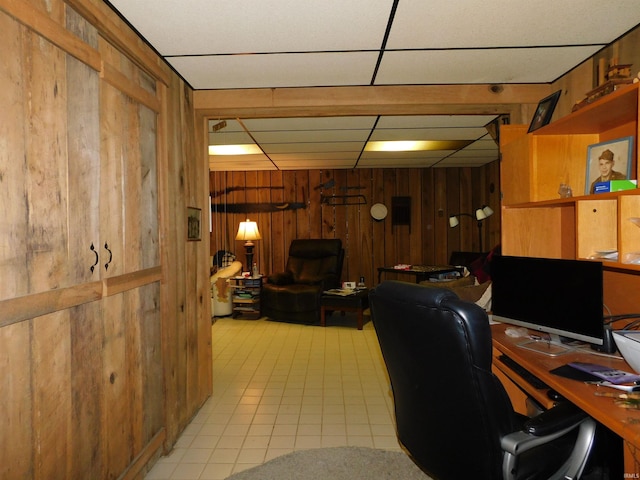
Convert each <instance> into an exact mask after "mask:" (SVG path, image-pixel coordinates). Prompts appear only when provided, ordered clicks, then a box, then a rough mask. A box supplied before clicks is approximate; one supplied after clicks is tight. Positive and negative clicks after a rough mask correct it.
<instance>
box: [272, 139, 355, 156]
mask: <svg viewBox="0 0 640 480" xmlns="http://www.w3.org/2000/svg"><path fill="white" fill-rule="evenodd" d="M363 146H364V142H332V141H327V142H322V143H295V142H292V143H276V144H269V145H264V144H263V145H262V148H263V149H264V151H265V152H267V153H268V154H269V155H270V156H271V158H273V154H278V153H309V152H311V153H313V152H350V153H360V151H361V150H362V148H363Z"/></svg>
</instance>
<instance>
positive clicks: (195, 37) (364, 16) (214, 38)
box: [111, 0, 393, 55]
mask: <svg viewBox="0 0 640 480" xmlns="http://www.w3.org/2000/svg"><path fill="white" fill-rule="evenodd" d="M111 3H112V4H113V5H114V6H115V7H116V8H117V9H118V10H119V11H120V12H121V13H122V14H123V15H124V16H125V17H126V18H128V19H129V21H130V22H131V23H132V24H133V25H135V26H136V28H137V29H138V31H139V32H140V33H141V34H142V35H143V36H144V37H145V38H146V39H147V40H148V41H149V42H151V43H152V44H153V45H154V46H155V47H156V49H157V50H158V51H159V52H160V53H161V54H162V55H186V54H192V55H193V54H195V55H202V54H220V53H223V54H225V53H226V54H228V53H248V52H251V53H260V52H294V51H296V52H306V51H329V50H366V49H379V48H380V45H382V40H383V37H384V32H385V28H386V25H387V19H388V18H389V14H390V12H391V6H392V5H393V1H392V0H349V1H348V2H345V1H343V0H323V1H303V2H301V1H299V0H270V1H264V0H245V1H240V2H237V1H221V0H182V1H180V2H178V1H176V0H153V1H151V0H136V1H132V0H111Z"/></svg>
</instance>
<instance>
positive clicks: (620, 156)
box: [584, 136, 633, 195]
mask: <svg viewBox="0 0 640 480" xmlns="http://www.w3.org/2000/svg"><path fill="white" fill-rule="evenodd" d="M632 155H633V137H632V136H629V137H623V138H618V139H616V140H610V141H608V142H601V143H595V144H593V145H589V147H588V149H587V177H586V178H587V180H586V182H585V191H584V193H585V195H589V194H592V193H602V192H604V191H609V189H610V188H611V185H610V184H609V182H610V181H612V180H626V179H628V178H629V177H630V176H631V164H632V163H633V162H632ZM601 183H607V185H599V184H601ZM596 187H597V188H596Z"/></svg>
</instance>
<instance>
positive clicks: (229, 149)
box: [209, 143, 262, 155]
mask: <svg viewBox="0 0 640 480" xmlns="http://www.w3.org/2000/svg"><path fill="white" fill-rule="evenodd" d="M261 153H262V150H260V147H258V146H257V145H255V144H253V143H248V144H244V145H209V155H256V154H261Z"/></svg>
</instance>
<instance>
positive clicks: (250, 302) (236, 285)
mask: <svg viewBox="0 0 640 480" xmlns="http://www.w3.org/2000/svg"><path fill="white" fill-rule="evenodd" d="M229 286H230V287H231V288H232V289H233V294H232V302H233V318H237V317H243V318H249V319H254V320H257V319H258V318H260V317H261V316H262V309H261V308H260V296H261V294H262V276H259V277H248V278H247V277H233V278H231V279H229Z"/></svg>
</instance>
